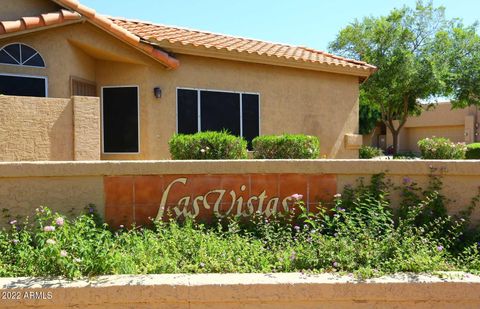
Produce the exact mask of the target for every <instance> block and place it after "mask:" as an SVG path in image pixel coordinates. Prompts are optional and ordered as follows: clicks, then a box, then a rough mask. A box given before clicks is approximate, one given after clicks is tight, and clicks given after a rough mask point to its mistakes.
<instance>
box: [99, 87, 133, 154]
mask: <svg viewBox="0 0 480 309" xmlns="http://www.w3.org/2000/svg"><path fill="white" fill-rule="evenodd" d="M102 121H103V122H102V125H103V152H104V153H105V154H109V153H111V154H127V153H139V152H140V138H139V132H140V131H139V128H140V126H139V99H138V87H137V86H124V87H123V86H120V87H103V88H102Z"/></svg>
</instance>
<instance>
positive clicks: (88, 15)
mask: <svg viewBox="0 0 480 309" xmlns="http://www.w3.org/2000/svg"><path fill="white" fill-rule="evenodd" d="M52 1H53V2H55V3H56V4H58V5H60V6H63V7H66V8H68V9H70V10H72V11H75V12H77V13H79V14H81V15H82V16H84V18H85V19H86V20H87V21H89V22H90V23H92V24H93V25H95V26H97V27H98V28H100V29H102V30H104V31H106V32H107V33H109V34H111V35H113V36H114V37H116V38H117V39H119V40H121V41H123V42H125V43H127V44H128V45H130V46H132V47H133V48H135V49H137V50H139V51H141V52H142V53H144V54H146V55H148V56H150V57H151V58H153V59H155V60H157V61H159V62H160V63H161V64H163V65H164V66H165V67H166V68H168V69H176V68H177V67H178V66H179V65H180V62H179V61H178V60H177V59H175V58H173V57H171V56H170V55H168V54H167V53H166V52H164V51H162V50H159V49H157V48H154V47H153V46H152V45H151V44H148V43H145V42H143V41H142V40H141V38H140V37H138V36H136V35H134V34H133V33H131V32H129V31H127V30H126V29H124V28H122V27H120V26H118V25H116V24H115V23H113V22H112V21H111V20H110V19H108V18H106V17H104V16H102V15H100V14H97V13H96V11H95V10H93V9H91V8H89V7H86V6H84V5H82V4H80V3H79V2H78V1H77V0H52Z"/></svg>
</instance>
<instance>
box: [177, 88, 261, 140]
mask: <svg viewBox="0 0 480 309" xmlns="http://www.w3.org/2000/svg"><path fill="white" fill-rule="evenodd" d="M259 108H260V104H259V95H258V94H250V93H241V92H226V91H211V90H197V89H178V90H177V132H178V133H183V134H192V133H196V132H198V131H227V132H229V133H231V134H233V135H236V136H243V137H244V138H245V139H246V140H247V141H248V142H249V148H250V146H251V141H252V140H253V139H254V138H255V137H257V136H258V135H259V133H260V132H259V131H260V128H259V126H260V123H259V119H260V112H259Z"/></svg>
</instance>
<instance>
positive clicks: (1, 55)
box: [0, 43, 45, 68]
mask: <svg viewBox="0 0 480 309" xmlns="http://www.w3.org/2000/svg"><path fill="white" fill-rule="evenodd" d="M0 64H10V65H19V66H31V67H40V68H44V67H45V61H43V58H42V56H40V54H39V53H38V52H37V51H36V50H35V49H33V48H31V47H30V46H27V45H25V44H20V43H14V44H9V45H6V46H4V47H2V48H1V49H0Z"/></svg>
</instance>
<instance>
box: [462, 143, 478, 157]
mask: <svg viewBox="0 0 480 309" xmlns="http://www.w3.org/2000/svg"><path fill="white" fill-rule="evenodd" d="M465 159H469V160H478V159H480V143H473V144H469V145H467V152H466V153H465Z"/></svg>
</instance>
